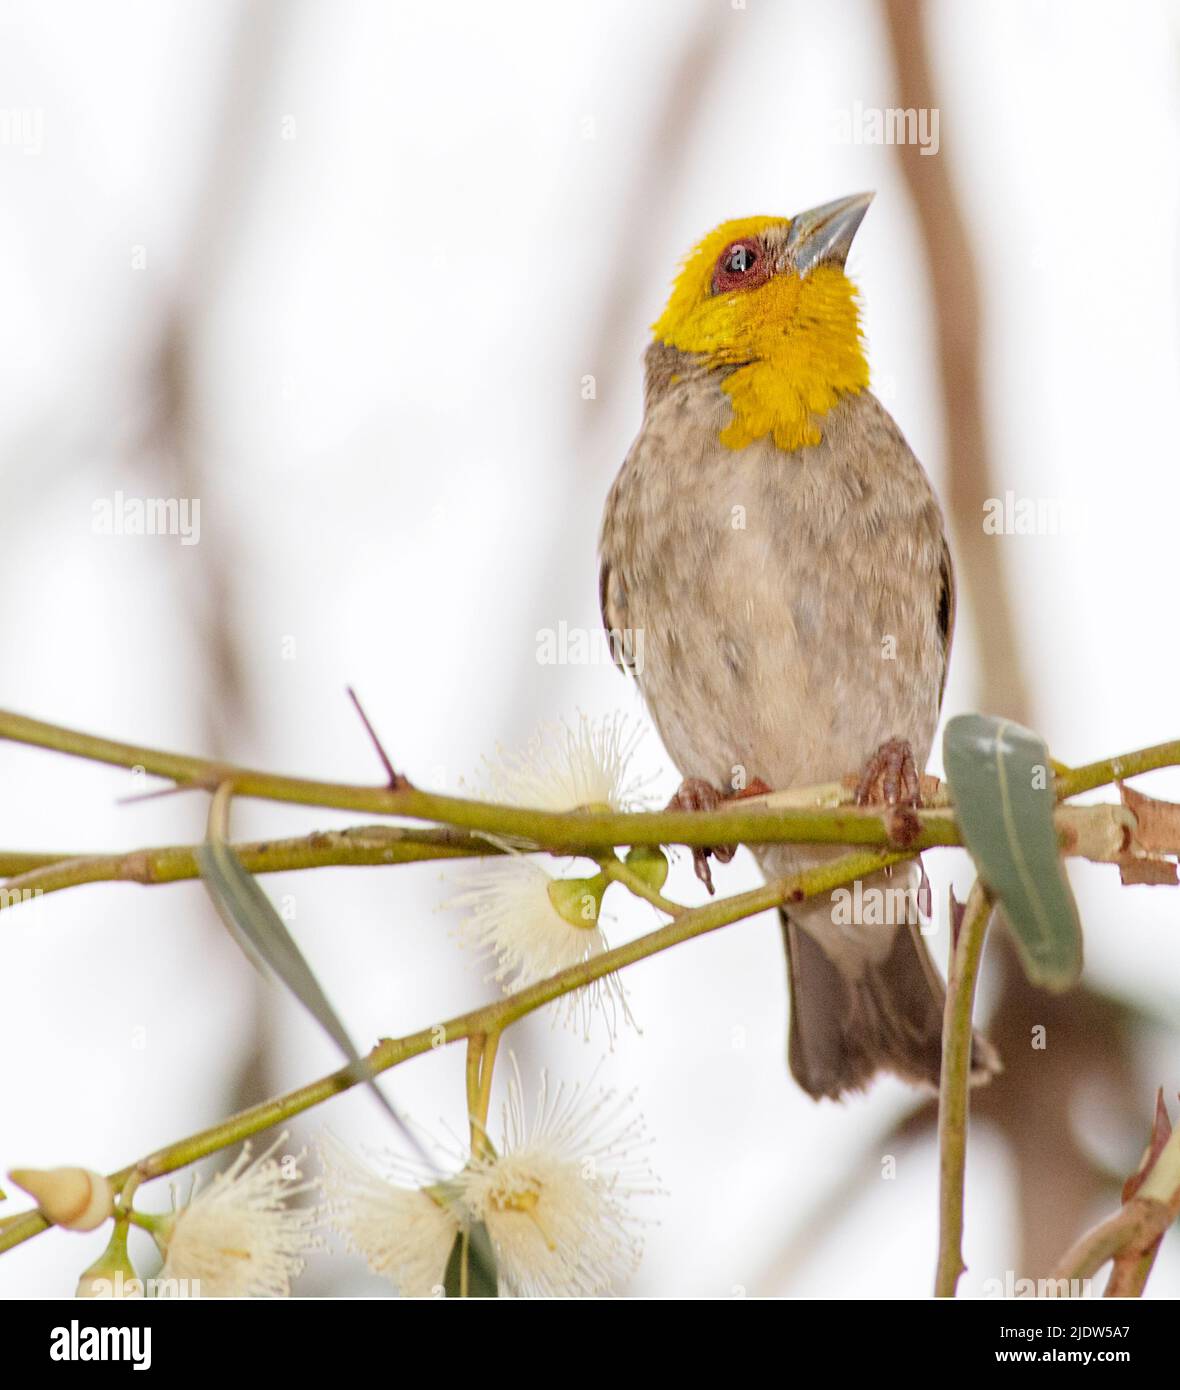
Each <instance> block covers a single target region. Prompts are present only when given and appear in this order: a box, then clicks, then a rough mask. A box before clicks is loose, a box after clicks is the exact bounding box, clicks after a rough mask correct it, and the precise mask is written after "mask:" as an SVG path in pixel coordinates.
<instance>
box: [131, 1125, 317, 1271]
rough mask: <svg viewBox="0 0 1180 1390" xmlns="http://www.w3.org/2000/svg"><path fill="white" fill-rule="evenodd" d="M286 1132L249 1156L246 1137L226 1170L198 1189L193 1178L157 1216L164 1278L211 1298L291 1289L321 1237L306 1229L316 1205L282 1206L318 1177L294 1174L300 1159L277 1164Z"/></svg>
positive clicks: (314, 1216) (313, 1220)
mask: <svg viewBox="0 0 1180 1390" xmlns="http://www.w3.org/2000/svg"><path fill="white" fill-rule="evenodd" d="M286 1137H287V1136H286V1135H285V1134H280V1135H279V1137H278V1138H277V1139H276V1140H275V1142H274V1143H273V1144H272V1145H271V1146H270V1148H269V1149H267V1150H266V1151H265V1152H264V1153H262V1154H259V1156H258V1157H257V1158H256V1159H254V1160H253V1161H251V1159H250V1145H249V1144H244V1145H243V1146H242V1151H241V1153H240V1154H239V1155H238V1156H237V1158H236V1159H235V1160H234V1161H233V1163H232V1164H231V1165H230V1166H229V1168H227V1169H226V1171H225V1172H224V1173H218V1174H217V1176H216V1177H215V1178H214V1179H213V1181H212V1182H211V1183H210V1184H209V1186H208V1187H207V1188H205V1189H204V1191H201V1192H198V1191H197V1187H196V1183H195V1182H194V1184H193V1188H192V1190H191V1191H190V1194H189V1200H188V1202H187V1203H185V1204H183V1205H181V1206H179V1207H175V1209H174V1211H173V1214H172V1215H171V1216H168V1217H165V1218H163V1219H162V1220H161V1221H160V1222H159V1229H158V1230H157V1231H156V1232H155V1235H156V1242H157V1244H158V1245H159V1246H160V1249H161V1250H162V1251H163V1253H164V1257H165V1258H164V1267H163V1269H162V1270H161V1271H160V1277H161V1278H162V1279H184V1280H188V1281H189V1282H190V1284H193V1285H194V1286H197V1285H198V1284H199V1290H200V1293H201V1294H202V1295H203V1296H205V1297H213V1298H242V1297H269V1298H279V1297H286V1296H287V1295H289V1294H290V1292H291V1280H292V1279H293V1278H294V1277H295V1276H296V1275H297V1274H299V1273H301V1272H302V1270H303V1262H304V1256H305V1255H306V1254H307V1253H308V1252H310V1251H312V1250H316V1249H319V1247H320V1242H319V1241H318V1240H317V1239H316V1237H315V1236H314V1235H313V1234H312V1230H313V1228H314V1227H315V1225H316V1224H317V1222H318V1219H319V1217H318V1213H317V1212H316V1210H315V1209H314V1208H313V1207H292V1206H288V1205H287V1203H288V1201H289V1199H290V1198H292V1197H297V1196H299V1195H300V1194H301V1193H304V1192H309V1191H311V1190H312V1189H313V1188H314V1187H316V1186H317V1184H316V1183H314V1182H299V1181H298V1179H299V1177H300V1173H299V1170H298V1168H297V1167H294V1163H297V1162H298V1160H294V1161H288V1160H284V1161H283V1162H282V1163H280V1162H279V1161H278V1160H276V1159H275V1158H273V1157H272V1154H273V1153H274V1151H275V1150H276V1149H277V1148H278V1147H279V1145H280V1144H281V1143H283V1141H284V1140H285V1139H286ZM175 1202H176V1194H175V1189H174V1190H173V1203H174V1206H175Z"/></svg>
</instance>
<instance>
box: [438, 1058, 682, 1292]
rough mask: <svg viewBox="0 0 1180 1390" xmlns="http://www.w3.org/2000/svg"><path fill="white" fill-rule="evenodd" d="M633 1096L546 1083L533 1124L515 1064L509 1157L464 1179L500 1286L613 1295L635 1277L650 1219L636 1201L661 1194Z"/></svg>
mask: <svg viewBox="0 0 1180 1390" xmlns="http://www.w3.org/2000/svg"><path fill="white" fill-rule="evenodd" d="M632 1100H633V1095H627V1096H620V1095H619V1094H618V1093H617V1092H612V1091H605V1090H604V1091H599V1092H598V1093H597V1094H593V1095H592V1094H590V1093H589V1092H587V1091H584V1090H583V1089H582V1088H581V1087H580V1086H575V1087H573V1088H572V1089H567V1088H566V1087H565V1086H562V1085H559V1086H558V1087H557V1088H556V1090H551V1089H550V1087H549V1084H548V1078H547V1076H545V1075H544V1074H542V1077H541V1089H540V1094H539V1096H538V1099H537V1106H536V1111H535V1114H534V1117H533V1120H532V1123H531V1124H530V1123H529V1122H528V1120H527V1117H526V1114H525V1108H524V1102H523V1099H522V1094H521V1084H520V1074H519V1072H517V1071H516V1063H515V1060H514V1061H513V1076H512V1078H511V1080H510V1081H509V1088H508V1103H507V1104H506V1105H505V1107H504V1144H503V1153H501V1154H500V1155H498V1156H496V1157H492V1158H481V1159H476V1160H474V1161H473V1162H472V1164H471V1166H470V1167H468V1168H467V1169H466V1170H465V1171H464V1172H463V1173H461V1174H460V1175H459V1178H458V1179H457V1181H458V1183H459V1184H460V1186H461V1190H462V1193H463V1201H464V1205H465V1206H466V1207H467V1208H468V1210H469V1212H470V1214H471V1217H472V1219H473V1220H478V1221H483V1222H484V1223H485V1224H486V1225H487V1228H488V1234H489V1235H490V1236H491V1240H492V1245H493V1248H494V1250H495V1253H496V1264H497V1269H498V1272H499V1277H500V1283H501V1287H502V1288H503V1289H504V1290H506V1291H507V1292H509V1293H513V1294H517V1295H519V1296H525V1297H527V1296H540V1297H559V1296H563V1295H564V1296H575V1295H587V1294H605V1293H609V1292H611V1291H612V1289H614V1288H615V1286H616V1285H617V1284H618V1283H620V1282H621V1281H623V1280H625V1279H626V1278H627V1277H628V1276H629V1275H630V1274H632V1273H633V1272H634V1270H635V1268H636V1267H637V1265H638V1264H639V1260H640V1256H641V1255H642V1252H643V1239H642V1231H643V1227H644V1225H646V1224H647V1223H646V1222H645V1221H643V1220H642V1219H641V1218H640V1217H638V1216H637V1215H636V1214H635V1213H634V1211H633V1210H632V1209H631V1203H632V1201H633V1199H635V1198H636V1197H639V1196H643V1195H654V1194H657V1193H659V1192H660V1188H659V1185H658V1183H657V1181H656V1178H655V1175H654V1174H653V1173H652V1171H651V1168H650V1167H649V1166H648V1163H647V1161H646V1158H644V1157H643V1150H644V1149H646V1147H647V1145H648V1143H649V1142H650V1141H649V1140H648V1139H647V1138H646V1137H645V1135H644V1128H643V1121H642V1118H641V1117H640V1116H639V1115H638V1114H632V1115H631V1116H630V1117H628V1115H627V1113H626V1112H627V1110H628V1109H629V1108H630V1106H631V1103H632Z"/></svg>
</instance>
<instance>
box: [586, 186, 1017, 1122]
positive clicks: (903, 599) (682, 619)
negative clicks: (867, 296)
mask: <svg viewBox="0 0 1180 1390" xmlns="http://www.w3.org/2000/svg"><path fill="white" fill-rule="evenodd" d="M872 198H873V195H872V194H871V193H862V194H856V195H853V196H850V197H845V198H840V199H837V200H835V201H834V202H829V203H825V204H823V205H822V206H819V207H815V208H812V209H810V210H809V211H806V212H803V213H800V214H798V215H796V216H794V217H789V218H787V217H747V218H741V219H737V220H734V221H728V222H725V223H723V224H722V225H721V226H719V227H718V228H716V230H714V231H713V232H711V233H710V234H709V235H707V236H706V237H704V238H703V240H701V241H700V242H699V243H698V244H697V246H696V247H695V249H694V250H693V251H692V252H690V254H689V255H688V256H687V258H686V259H685V260H684V262H683V264H682V266H681V269H680V271H679V274H678V275H677V277H676V279H675V282H674V284H673V288H672V291H671V294H670V296H669V298H668V300H667V303H666V306H665V308H664V310H663V312H662V314H661V315H660V317H659V318H658V319H657V320H656V322H655V324H654V325H653V328H652V340H651V342H650V344H649V345H648V347H647V349H646V353H645V357H644V397H643V420H642V424H641V427H640V430H639V433H638V436H637V437H636V439H635V442H634V444H633V445H632V447H631V449H630V451H629V452H628V454H627V456H626V459H625V461H624V463H623V466H622V468H621V469H620V471H619V473H618V475H617V477H616V478H615V481H614V483H613V485H612V487H611V489H610V491H609V494H608V497H607V500H606V505H605V509H604V513H603V521H602V529H601V535H600V541H599V560H600V583H599V596H600V603H601V609H602V620H603V624H604V627H605V628H606V631H607V635H608V638H609V639H610V642H611V650H612V653H613V654H614V655H615V658H616V664H618V665H620V666H621V667H623V668H624V669H625V670H627V671H629V673H630V674H631V675H632V676H633V677H634V678H635V680H636V681H637V683H638V686H639V689H640V692H641V694H642V696H643V699H644V702H645V704H646V706H647V709H648V711H649V713H650V715H651V718H652V720H653V722H654V724H655V726H656V728H657V730H658V732H659V735H660V738H661V740H662V741H663V744H664V747H665V748H666V749H667V751H668V754H669V756H670V757H671V759H672V761H673V762H674V763H675V765H676V767H677V769H678V771H679V773H680V776H681V777H682V779H683V781H682V783H681V786H680V789H679V791H678V792H677V794H676V796H675V797H674V798H673V800H672V802H671V803H669V804H670V805H671V806H675V807H677V808H680V809H690V810H691V809H705V810H709V809H713V808H715V807H717V806H718V805H720V804H722V803H723V802H724V801H726V800H728V799H730V798H732V797H734V796H735V795H741V794H748V793H749V792H750V791H751V790H752V789H757V790H765V789H774V790H783V789H787V788H791V787H802V786H811V785H815V784H819V783H824V782H831V781H835V780H837V779H840V778H842V777H844V776H846V775H847V774H849V773H850V772H854V771H856V770H858V769H859V770H860V777H859V781H858V785H857V793H856V796H857V801H858V802H859V803H861V804H876V803H889V804H895V805H896V804H912V805H916V804H920V780H919V776H918V768H920V767H923V766H925V763H926V760H927V758H928V757H929V753H930V747H931V743H932V740H933V737H934V732H935V728H936V726H937V723H938V718H939V710H940V706H941V703H942V695H943V691H944V689H945V685H946V672H947V662H948V659H949V656H950V649H951V641H952V636H953V631H954V614H955V585H954V571H953V567H952V561H951V554H950V548H949V546H948V543H947V537H946V529H945V525H944V522H943V516H942V512H941V509H940V507H939V503H938V500H937V498H936V496H935V493H934V490H933V488H932V486H931V484H930V482H929V480H928V478H927V476H926V473H925V472H924V470H923V468H922V466H921V464H920V463H919V462H918V460H917V459H916V458H915V456H914V454H913V452H912V451H911V449H910V447H909V445H908V444H907V443H906V441H905V438H904V436H903V435H902V432H901V430H900V429H899V428H898V426H897V424H896V423H895V422H894V420H893V419H892V418H891V416H890V415H889V413H888V412H887V411H886V409H885V407H884V406H883V405H882V404H881V402H880V401H879V400H878V399H877V397H876V396H875V395H874V394H873V393H872V391H871V390H870V389H869V367H868V360H867V357H866V353H865V345H864V340H863V334H862V327H861V314H860V302H859V293H858V291H857V289H856V287H855V285H854V284H853V282H852V281H851V280H850V279H849V277H848V274H847V269H846V260H847V256H848V252H849V248H850V247H851V245H852V241H853V238H854V236H855V235H856V233H857V230H858V228H859V227H860V225H861V222H862V220H863V218H864V216H865V213H866V212H867V211H868V208H869V205H870V203H871V201H872ZM620 639H621V640H620ZM640 655H641V656H642V660H639V659H637V658H638V657H639V656H640ZM752 851H753V853H754V855H755V857H756V859H757V861H758V863H759V865H760V867H761V869H762V871H763V873H764V874H765V875H767V877H778V876H783V875H787V874H793V873H797V872H799V871H801V870H803V869H806V868H808V867H814V866H817V865H820V864H822V863H824V862H825V861H826V860H830V859H831V858H834V857H836V856H838V855H840V854H842V853H846V852H847V851H846V850H843V849H841V848H840V847H838V846H808V845H764V846H754V847H752ZM710 853H711V854H712V856H713V857H714V858H715V859H716V860H718V861H719V862H720V861H727V860H728V859H729V858H731V857H732V854H733V853H734V847H732V846H729V847H726V846H718V847H715V848H714V849H713V850H712V851H709V850H703V849H702V850H695V851H694V860H695V862H696V867H697V872H698V874H699V875H700V877H701V878H702V879H703V880H704V882H705V883H706V885H707V886H708V888H709V891H710V892H712V891H713V884H712V874H711V869H710V865H709V856H710ZM919 872H920V870H919V868H918V866H917V865H916V864H907V865H905V866H899V867H898V868H897V870H896V871H895V872H894V873H893V874H892V875H890V876H887V875H886V873H885V872H881V873H878V874H876V875H873V876H872V877H870V878H868V879H866V880H865V882H864V884H863V885H862V889H863V891H862V892H861V894H860V895H859V899H854V902H856V901H859V904H860V906H859V909H858V910H857V911H856V912H852V913H850V911H849V909H848V903H847V896H848V895H845V897H844V898H839V897H838V895H837V894H836V893H833V895H832V896H831V898H828V897H819V898H815V899H808V900H806V901H805V902H801V903H797V904H793V905H790V906H789V907H784V908H782V909H780V917H781V925H782V931H783V939H784V944H785V947H786V953H787V976H788V988H789V995H790V1021H789V1031H788V1049H787V1051H788V1062H789V1066H790V1070H791V1073H792V1075H793V1076H794V1078H795V1080H796V1081H797V1082H798V1084H799V1085H800V1086H801V1087H802V1088H803V1090H804V1091H806V1092H807V1093H808V1094H809V1095H811V1096H812V1097H814V1098H815V1099H817V1100H818V1099H822V1098H825V1097H826V1098H830V1099H839V1098H842V1097H844V1096H846V1095H847V1094H848V1093H850V1092H856V1091H860V1090H863V1089H865V1088H866V1087H867V1086H868V1084H869V1083H870V1082H871V1081H872V1080H873V1078H874V1077H875V1076H876V1075H877V1074H878V1073H879V1072H882V1071H884V1072H889V1073H892V1074H894V1075H896V1076H899V1077H901V1078H902V1079H903V1080H905V1081H908V1082H911V1083H913V1084H915V1085H918V1086H924V1087H933V1088H937V1086H938V1081H939V1069H940V1061H941V1050H942V1048H941V1039H942V1017H943V1005H944V998H945V995H944V986H943V984H942V981H941V977H940V976H939V973H938V971H937V969H936V967H935V965H934V963H933V961H932V959H931V956H930V953H929V951H928V949H927V946H926V943H925V940H924V938H923V936H922V933H921V929H920V923H919V916H918V913H917V910H916V902H915V899H916V897H917V887H918V882H919ZM890 889H892V890H894V891H893V892H892V893H890V892H889V890H890ZM897 889H901V890H902V891H901V892H900V894H899V893H898V892H897V891H896V890H897ZM870 890H872V891H870ZM874 898H875V899H876V900H877V903H878V906H877V908H876V910H874V911H867V910H866V909H865V907H864V904H865V903H866V902H868V901H871V900H873V899H874ZM890 903H892V904H894V909H893V911H891V912H890V911H882V910H881V904H884V905H886V906H887V905H888V904H890ZM898 904H901V905H900V906H898ZM881 917H885V918H886V919H887V920H885V921H881V920H880V918H881ZM998 1068H999V1061H998V1058H997V1057H996V1055H995V1053H994V1051H993V1049H992V1048H991V1047H990V1045H989V1044H988V1043H987V1042H986V1040H984V1039H983V1038H982V1037H980V1036H978V1035H976V1037H975V1040H974V1044H973V1050H972V1062H971V1076H972V1081H973V1082H980V1081H984V1080H986V1079H987V1078H988V1077H989V1076H990V1075H992V1074H993V1073H994V1072H995V1071H996V1070H998Z"/></svg>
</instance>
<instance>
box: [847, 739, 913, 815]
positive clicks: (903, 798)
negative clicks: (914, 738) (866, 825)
mask: <svg viewBox="0 0 1180 1390" xmlns="http://www.w3.org/2000/svg"><path fill="white" fill-rule="evenodd" d="M856 804H857V805H858V806H880V805H885V806H921V804H922V783H921V781H920V780H919V777H918V768H917V765H916V764H915V762H914V750H913V749H912V748H911V747H910V745H909V744H908V743H907V742H906V740H905V739H903V738H891V739H888V740H887V741H886V742H885V743H883V744H882V745H881V746H880V748H878V749H877V751H876V752H875V753H874V754H873V755H872V757H871V758H869V760H868V762H866V763H865V765H864V769H863V771H862V772H861V774H860V781H859V782H858V783H857V786H856Z"/></svg>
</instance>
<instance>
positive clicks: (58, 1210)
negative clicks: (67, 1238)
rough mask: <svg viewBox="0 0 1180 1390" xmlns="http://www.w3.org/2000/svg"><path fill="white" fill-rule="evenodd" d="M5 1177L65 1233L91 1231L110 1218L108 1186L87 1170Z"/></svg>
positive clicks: (23, 1171)
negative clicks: (23, 1191)
mask: <svg viewBox="0 0 1180 1390" xmlns="http://www.w3.org/2000/svg"><path fill="white" fill-rule="evenodd" d="M8 1176H9V1177H10V1178H11V1179H12V1181H13V1182H14V1183H16V1185H17V1186H18V1187H23V1188H24V1190H25V1191H26V1192H27V1193H28V1194H29V1196H30V1197H33V1198H35V1199H36V1202H37V1205H38V1206H39V1207H40V1208H41V1210H42V1211H43V1212H44V1213H45V1215H46V1216H47V1217H48V1218H49V1220H50V1221H52V1222H53V1224H54V1225H55V1226H64V1227H65V1229H66V1230H67V1231H93V1230H94V1229H95V1228H96V1227H98V1226H101V1225H102V1223H103V1222H104V1221H105V1220H106V1219H107V1218H108V1217H109V1216H113V1215H114V1211H115V1197H114V1193H113V1192H112V1191H111V1185H110V1183H109V1182H107V1180H106V1178H104V1177H103V1176H102V1174H101V1173H92V1172H91V1171H90V1169H89V1168H14V1169H13V1170H12V1172H11V1173H9V1175H8Z"/></svg>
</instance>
